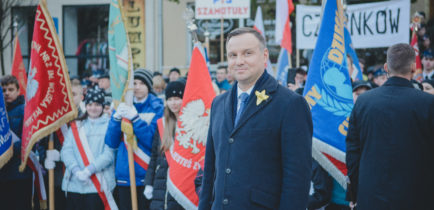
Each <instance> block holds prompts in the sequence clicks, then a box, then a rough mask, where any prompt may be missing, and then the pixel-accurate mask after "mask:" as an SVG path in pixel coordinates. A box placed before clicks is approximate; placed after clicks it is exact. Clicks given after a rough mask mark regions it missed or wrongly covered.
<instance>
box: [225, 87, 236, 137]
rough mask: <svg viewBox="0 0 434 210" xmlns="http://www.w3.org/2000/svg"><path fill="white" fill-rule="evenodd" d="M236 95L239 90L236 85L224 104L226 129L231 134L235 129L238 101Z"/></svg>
mask: <svg viewBox="0 0 434 210" xmlns="http://www.w3.org/2000/svg"><path fill="white" fill-rule="evenodd" d="M236 94H237V88H236V85H234V86H233V87H232V89H231V92H230V93H229V94H227V96H226V97H225V102H224V112H225V113H224V114H225V115H224V116H225V117H224V119H225V123H224V124H225V127H226V129H227V131H229V132H231V131H232V130H233V129H234V120H233V119H234V118H235V117H234V114H235V113H234V103H236V101H235V100H234V98H236Z"/></svg>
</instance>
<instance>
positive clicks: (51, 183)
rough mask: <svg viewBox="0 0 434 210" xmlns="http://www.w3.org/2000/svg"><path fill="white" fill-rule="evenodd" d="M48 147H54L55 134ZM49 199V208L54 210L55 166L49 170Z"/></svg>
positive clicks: (50, 148) (51, 137) (51, 136)
mask: <svg viewBox="0 0 434 210" xmlns="http://www.w3.org/2000/svg"><path fill="white" fill-rule="evenodd" d="M48 149H49V150H52V149H54V139H53V134H51V135H50V140H49V142H48ZM48 188H49V190H48V193H49V194H48V200H49V205H48V206H49V209H50V210H54V209H55V207H54V168H53V169H50V170H48Z"/></svg>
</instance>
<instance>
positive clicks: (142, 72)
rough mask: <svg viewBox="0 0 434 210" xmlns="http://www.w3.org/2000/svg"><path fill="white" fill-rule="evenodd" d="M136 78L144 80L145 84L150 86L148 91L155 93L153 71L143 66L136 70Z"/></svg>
mask: <svg viewBox="0 0 434 210" xmlns="http://www.w3.org/2000/svg"><path fill="white" fill-rule="evenodd" d="M134 80H140V81H142V82H143V84H145V85H146V87H148V92H149V93H152V94H154V95H155V93H154V90H153V88H152V86H153V84H154V83H153V82H152V72H151V71H149V70H146V69H142V68H139V69H136V70H134ZM134 83H136V82H134ZM135 85H136V84H135ZM135 89H136V88H135ZM134 92H136V90H134Z"/></svg>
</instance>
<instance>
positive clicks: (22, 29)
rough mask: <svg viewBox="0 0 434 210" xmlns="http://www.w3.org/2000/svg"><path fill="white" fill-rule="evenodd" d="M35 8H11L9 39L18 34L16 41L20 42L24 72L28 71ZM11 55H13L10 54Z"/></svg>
mask: <svg viewBox="0 0 434 210" xmlns="http://www.w3.org/2000/svg"><path fill="white" fill-rule="evenodd" d="M36 8H37V7H36V6H20V7H13V8H12V19H11V20H12V21H11V24H12V26H13V30H12V31H11V35H12V36H11V37H15V35H16V34H17V33H18V40H19V41H20V46H21V54H22V56H23V63H24V66H25V69H26V71H28V69H29V60H30V44H31V42H32V37H33V26H34V25H35V15H36ZM12 50H13V47H12ZM11 54H13V53H12V52H11Z"/></svg>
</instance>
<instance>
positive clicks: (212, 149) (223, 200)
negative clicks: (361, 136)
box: [199, 72, 312, 210]
mask: <svg viewBox="0 0 434 210" xmlns="http://www.w3.org/2000/svg"><path fill="white" fill-rule="evenodd" d="M263 90H265V95H267V96H268V99H267V100H265V101H262V102H261V103H260V104H259V105H257V96H256V94H255V92H256V91H259V92H262V91H263ZM236 95H237V85H234V87H233V88H232V90H231V91H228V92H226V93H224V94H222V95H220V96H217V97H216V98H215V99H214V101H213V104H212V108H211V119H210V120H211V122H210V127H209V133H208V142H207V148H206V156H205V169H204V178H203V185H202V187H203V189H202V193H201V195H200V201H199V209H201V210H204V209H218V210H220V209H249V210H254V209H285V210H286V209H289V210H290V209H297V210H302V209H306V206H307V200H308V197H309V187H310V178H311V164H312V157H311V150H312V117H311V114H310V110H309V106H308V105H307V103H306V101H305V100H304V98H303V97H302V96H299V95H298V94H296V93H294V92H292V91H290V90H288V88H285V87H283V86H281V85H279V84H278V83H277V81H276V80H275V79H274V78H273V77H271V76H269V75H268V74H267V73H266V72H264V73H263V74H262V76H261V77H260V78H259V80H258V81H257V82H256V84H255V86H254V88H253V91H252V93H251V94H250V97H249V102H248V104H247V106H246V109H245V111H244V112H243V114H242V116H241V118H240V120H239V122H238V124H237V125H236V126H234V119H235V115H236V113H235V110H236V109H235V107H236V103H237V100H236Z"/></svg>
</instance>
